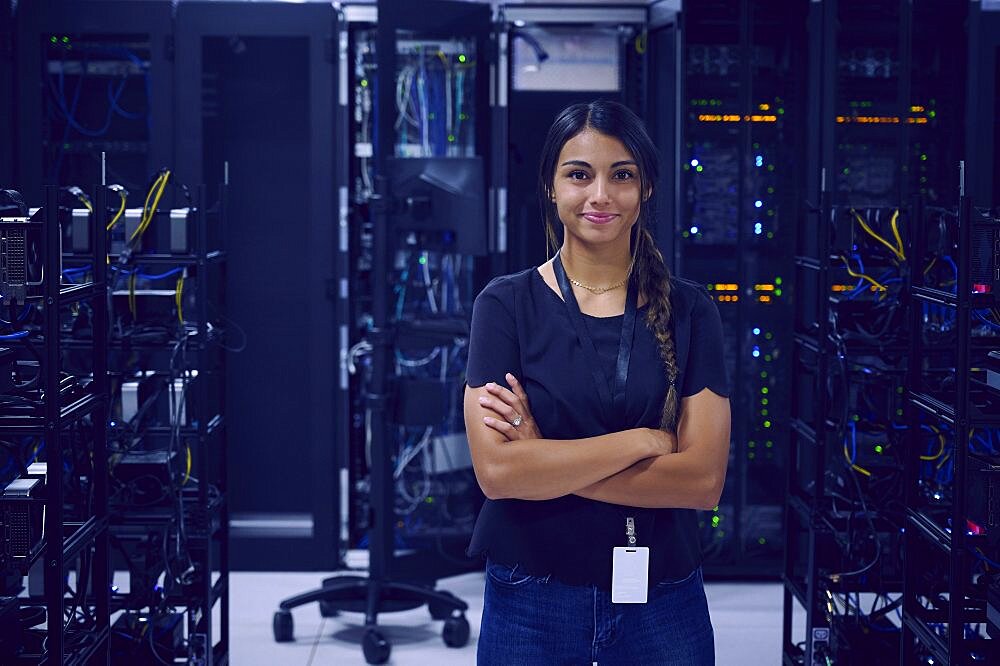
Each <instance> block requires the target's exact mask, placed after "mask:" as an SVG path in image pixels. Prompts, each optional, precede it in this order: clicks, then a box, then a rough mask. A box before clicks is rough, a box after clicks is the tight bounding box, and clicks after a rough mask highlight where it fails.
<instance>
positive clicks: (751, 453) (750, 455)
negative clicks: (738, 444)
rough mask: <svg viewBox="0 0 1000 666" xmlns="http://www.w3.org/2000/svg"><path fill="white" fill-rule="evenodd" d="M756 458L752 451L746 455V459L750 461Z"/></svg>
mask: <svg viewBox="0 0 1000 666" xmlns="http://www.w3.org/2000/svg"><path fill="white" fill-rule="evenodd" d="M756 457H757V454H756V453H754V452H753V451H751V452H750V453H748V454H747V458H749V459H750V460H753V459H754V458H756Z"/></svg>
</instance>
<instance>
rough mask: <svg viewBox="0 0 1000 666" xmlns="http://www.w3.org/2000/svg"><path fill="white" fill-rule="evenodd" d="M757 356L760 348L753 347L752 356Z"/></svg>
mask: <svg viewBox="0 0 1000 666" xmlns="http://www.w3.org/2000/svg"><path fill="white" fill-rule="evenodd" d="M758 356H760V350H759V349H754V350H753V357H754V358H757V357H758Z"/></svg>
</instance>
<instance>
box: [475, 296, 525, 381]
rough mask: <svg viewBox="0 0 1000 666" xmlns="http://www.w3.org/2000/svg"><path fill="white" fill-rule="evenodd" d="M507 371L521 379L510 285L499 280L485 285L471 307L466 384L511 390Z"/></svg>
mask: <svg viewBox="0 0 1000 666" xmlns="http://www.w3.org/2000/svg"><path fill="white" fill-rule="evenodd" d="M508 372H509V373H511V374H513V375H514V376H515V377H520V376H521V358H520V349H519V345H518V339H517V322H516V321H515V319H514V290H513V285H511V284H510V283H509V281H506V280H503V278H500V279H498V280H493V281H492V282H490V283H489V284H488V285H486V288H485V289H483V290H482V292H480V294H479V296H477V297H476V301H475V303H473V305H472V327H471V329H470V333H469V362H468V365H467V366H466V369H465V383H466V384H468V385H469V386H471V387H479V386H482V385H484V384H486V383H487V382H496V383H498V384H500V385H502V386H506V387H507V388H510V386H509V385H508V383H507V380H506V379H505V378H504V377H505V375H506V374H507V373H508Z"/></svg>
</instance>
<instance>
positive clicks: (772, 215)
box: [767, 209, 774, 217]
mask: <svg viewBox="0 0 1000 666" xmlns="http://www.w3.org/2000/svg"><path fill="white" fill-rule="evenodd" d="M767 216H768V217H774V209H771V210H769V211H767Z"/></svg>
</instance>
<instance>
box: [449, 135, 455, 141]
mask: <svg viewBox="0 0 1000 666" xmlns="http://www.w3.org/2000/svg"><path fill="white" fill-rule="evenodd" d="M448 141H450V142H451V143H455V135H454V134H449V135H448Z"/></svg>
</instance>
